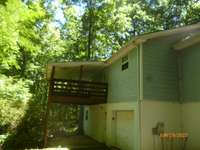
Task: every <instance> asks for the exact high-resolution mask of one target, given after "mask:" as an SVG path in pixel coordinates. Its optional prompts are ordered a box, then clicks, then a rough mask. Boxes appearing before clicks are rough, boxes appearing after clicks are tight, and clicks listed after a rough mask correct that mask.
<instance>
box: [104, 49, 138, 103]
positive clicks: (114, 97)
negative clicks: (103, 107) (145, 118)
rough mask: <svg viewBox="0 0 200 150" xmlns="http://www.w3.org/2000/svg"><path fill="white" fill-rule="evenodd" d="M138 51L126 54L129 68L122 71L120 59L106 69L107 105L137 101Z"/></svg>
mask: <svg viewBox="0 0 200 150" xmlns="http://www.w3.org/2000/svg"><path fill="white" fill-rule="evenodd" d="M138 51H139V50H138V49H137V48H136V49H134V50H132V51H131V52H130V53H129V54H128V62H129V66H128V68H127V69H126V70H123V71H122V69H121V68H122V59H118V60H117V61H116V62H114V63H113V64H111V65H110V66H109V67H108V68H107V80H108V103H113V102H128V101H137V100H138V98H139V91H138V84H139V81H138V67H139V66H138Z"/></svg>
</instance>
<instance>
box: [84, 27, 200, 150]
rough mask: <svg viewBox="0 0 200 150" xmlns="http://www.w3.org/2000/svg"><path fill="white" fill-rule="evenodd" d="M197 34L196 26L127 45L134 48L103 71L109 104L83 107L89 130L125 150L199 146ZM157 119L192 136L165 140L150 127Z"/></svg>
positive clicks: (174, 130)
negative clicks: (106, 82)
mask: <svg viewBox="0 0 200 150" xmlns="http://www.w3.org/2000/svg"><path fill="white" fill-rule="evenodd" d="M199 33H200V30H199V25H198V26H197V25H196V26H193V27H192V28H190V27H186V28H180V29H178V30H174V31H173V30H172V31H167V32H165V33H164V32H161V34H160V35H159V34H155V35H154V34H152V36H150V37H148V35H147V36H146V37H145V36H144V37H145V38H147V39H143V40H145V41H143V40H141V42H139V43H137V44H135V43H134V42H133V43H131V44H129V45H134V46H132V47H133V48H131V46H129V45H128V47H126V49H131V50H129V51H128V50H127V52H126V53H124V54H123V55H121V56H119V57H118V59H117V60H115V61H113V62H111V64H110V65H109V67H108V68H107V69H106V70H105V71H106V77H107V78H106V79H107V81H108V87H109V88H108V102H107V104H103V105H96V106H86V107H85V114H87V117H86V116H85V120H84V128H85V133H86V134H87V135H89V136H91V137H93V138H95V139H96V140H98V141H101V142H105V143H106V144H107V145H109V146H116V147H118V148H121V149H123V150H133V149H136V150H137V149H142V150H153V149H154V150H155V149H156V150H159V149H163V148H166V147H167V146H168V147H169V145H173V147H174V148H175V149H181V148H182V147H184V146H185V148H186V149H188V150H197V149H200V144H199V142H198V139H199V138H200V133H199V132H200V130H199V126H200V119H199V118H198V117H196V116H197V115H198V114H199V113H200V112H199V108H200V103H199V96H200V92H199V90H200V87H199V86H200V79H199V75H200V69H199V67H198V66H199V64H198V61H199V59H200V50H199V49H200V45H199V43H198V42H199V41H198V40H196V38H197V37H198V34H199ZM142 38H143V37H142ZM129 47H130V48H129ZM123 51H125V50H124V49H123ZM119 55H120V53H119ZM126 62H128V65H127V64H126ZM127 66H128V67H127ZM124 68H125V69H124ZM102 121H103V122H102ZM158 124H161V125H162V128H163V131H164V132H166V133H188V135H189V138H188V140H187V141H184V140H183V141H182V143H181V142H180V141H181V140H179V141H178V140H175V141H173V142H172V141H167V142H164V143H163V141H162V140H161V138H160V136H158V135H156V134H153V132H152V129H153V128H155V127H156V126H157V125H158ZM184 142H186V145H185V144H184Z"/></svg>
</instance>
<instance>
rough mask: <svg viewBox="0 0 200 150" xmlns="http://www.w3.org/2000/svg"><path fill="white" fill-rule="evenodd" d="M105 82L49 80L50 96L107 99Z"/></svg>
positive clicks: (103, 100)
mask: <svg viewBox="0 0 200 150" xmlns="http://www.w3.org/2000/svg"><path fill="white" fill-rule="evenodd" d="M107 88H108V84H107V83H101V82H89V81H77V80H63V79H54V80H51V81H50V93H49V94H50V96H62V97H66V98H67V97H70V98H73V97H79V99H80V100H81V99H88V100H95V99H96V100H102V103H103V102H105V101H106V99H107Z"/></svg>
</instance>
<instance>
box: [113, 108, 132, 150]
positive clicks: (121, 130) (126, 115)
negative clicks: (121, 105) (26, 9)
mask: <svg viewBox="0 0 200 150" xmlns="http://www.w3.org/2000/svg"><path fill="white" fill-rule="evenodd" d="M115 132H116V134H115V135H116V145H117V147H119V148H120V149H121V150H133V147H134V112H133V111H117V112H116V131H115Z"/></svg>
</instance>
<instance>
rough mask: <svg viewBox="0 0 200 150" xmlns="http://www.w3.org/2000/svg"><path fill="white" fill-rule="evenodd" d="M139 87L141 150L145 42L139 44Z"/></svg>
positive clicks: (139, 147) (139, 145) (139, 141)
mask: <svg viewBox="0 0 200 150" xmlns="http://www.w3.org/2000/svg"><path fill="white" fill-rule="evenodd" d="M138 66H139V69H138V81H139V82H138V83H139V84H138V86H139V88H138V89H139V100H138V121H139V122H138V131H139V132H138V150H140V149H141V144H142V143H141V141H142V139H141V102H142V100H143V42H140V43H139V44H138Z"/></svg>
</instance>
